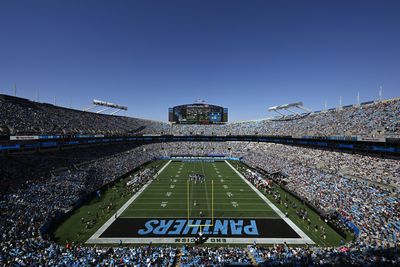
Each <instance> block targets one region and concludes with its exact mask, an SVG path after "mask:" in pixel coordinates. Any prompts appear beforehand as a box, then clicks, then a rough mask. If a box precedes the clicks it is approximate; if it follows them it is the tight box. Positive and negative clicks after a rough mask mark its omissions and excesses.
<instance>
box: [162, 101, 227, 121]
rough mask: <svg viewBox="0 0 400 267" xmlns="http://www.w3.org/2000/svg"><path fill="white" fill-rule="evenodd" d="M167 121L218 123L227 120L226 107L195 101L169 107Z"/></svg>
mask: <svg viewBox="0 0 400 267" xmlns="http://www.w3.org/2000/svg"><path fill="white" fill-rule="evenodd" d="M168 118H169V121H170V122H173V123H177V124H219V123H225V122H227V121H228V109H227V108H223V107H220V106H216V105H209V104H204V103H195V104H187V105H180V106H175V107H173V108H169V116H168Z"/></svg>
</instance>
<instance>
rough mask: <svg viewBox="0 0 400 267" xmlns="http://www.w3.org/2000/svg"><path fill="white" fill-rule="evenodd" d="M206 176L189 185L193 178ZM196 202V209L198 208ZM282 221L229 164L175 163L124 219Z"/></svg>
mask: <svg viewBox="0 0 400 267" xmlns="http://www.w3.org/2000/svg"><path fill="white" fill-rule="evenodd" d="M194 173H195V174H201V175H204V176H205V180H204V182H194V181H189V180H188V177H189V175H190V174H194ZM195 202H196V205H195ZM200 212H202V213H203V215H204V216H205V217H207V218H212V217H214V218H245V217H251V218H261V217H262V218H279V216H278V215H277V214H276V213H275V212H274V211H273V210H272V209H271V207H269V206H268V205H267V204H266V203H265V202H264V201H263V200H262V199H261V198H260V197H259V196H258V195H257V194H256V193H255V192H254V191H253V190H252V189H251V188H250V187H249V186H248V185H247V184H246V183H245V182H244V181H243V180H242V178H240V177H239V176H238V175H237V174H236V173H235V171H234V170H232V168H231V167H230V166H228V165H227V164H226V163H225V162H223V161H221V162H213V163H207V162H185V163H184V162H171V163H170V164H169V165H168V166H167V168H166V169H164V170H163V172H161V173H160V175H159V176H158V178H157V179H156V180H155V181H153V182H152V183H151V184H150V185H149V186H148V187H147V188H146V190H145V191H144V192H143V193H142V194H141V195H140V196H139V197H138V198H137V199H136V200H135V201H134V202H133V203H132V204H131V205H130V206H129V207H128V208H127V209H126V210H125V211H124V213H123V214H122V215H121V217H154V214H157V217H175V218H177V217H179V218H188V217H189V218H194V217H199V214H200Z"/></svg>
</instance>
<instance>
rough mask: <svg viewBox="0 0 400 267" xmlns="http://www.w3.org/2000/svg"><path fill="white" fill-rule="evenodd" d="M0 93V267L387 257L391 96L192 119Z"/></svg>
mask: <svg viewBox="0 0 400 267" xmlns="http://www.w3.org/2000/svg"><path fill="white" fill-rule="evenodd" d="M0 101H1V102H0V103H1V110H0V112H1V118H2V126H1V138H2V141H1V145H0V149H1V153H2V156H1V172H2V174H3V175H2V199H1V203H2V205H1V207H2V214H3V215H2V218H3V219H2V222H1V230H2V233H3V235H2V256H1V260H2V261H3V263H4V264H5V265H15V264H16V265H24V264H28V265H30V264H40V263H46V264H61V263H62V264H66V265H70V264H72V263H73V262H75V261H78V262H80V263H81V264H84V265H86V264H92V263H96V264H101V265H103V264H111V263H112V262H113V261H114V260H118V259H122V258H123V259H124V260H125V261H126V263H128V264H129V263H131V264H138V265H140V264H146V263H149V262H151V263H152V264H155V265H157V264H158V265H170V266H175V265H177V266H193V265H196V266H197V265H235V264H236V265H274V264H300V265H303V264H306V263H307V264H311V263H312V262H317V261H318V260H322V259H324V261H326V263H327V264H332V263H333V264H338V263H340V264H362V263H363V262H364V261H370V262H374V261H376V263H382V262H380V260H382V259H385V260H386V262H385V263H387V264H389V263H390V262H392V263H394V262H396V261H398V260H399V256H398V253H397V250H396V249H395V248H396V246H397V245H398V243H397V242H398V240H399V239H398V237H399V227H400V222H399V195H398V194H399V191H398V188H399V186H400V176H399V175H400V174H399V170H400V162H399V161H398V156H399V154H400V143H399V142H398V140H399V139H398V135H399V130H400V116H399V115H400V114H399V110H400V100H399V99H390V100H382V101H372V102H371V101H370V102H366V103H361V104H360V105H353V106H350V107H345V108H342V109H334V110H327V111H324V112H311V113H309V114H308V115H307V116H303V115H299V116H289V117H287V118H286V119H282V118H280V119H268V120H263V121H253V122H252V121H249V122H240V123H227V124H220V123H216V124H212V121H210V123H209V124H206V125H204V124H203V123H199V124H197V123H193V124H170V123H163V122H156V121H150V120H143V119H136V118H131V117H124V116H117V115H106V114H97V113H93V112H88V111H79V110H73V109H67V108H63V107H59V106H55V105H51V104H45V103H38V102H34V101H30V100H28V99H23V98H18V97H13V96H8V95H1V96H0ZM377 114H378V115H377ZM202 117H205V115H204V116H202ZM333 121H335V122H337V123H338V124H339V125H343V127H336V125H335V124H333V123H332V122H333ZM309 125H320V127H317V128H313V131H312V132H310V130H309ZM350 133H351V135H349V134H350ZM149 244H150V245H149ZM93 246H95V248H94V247H93ZM19 248H22V249H23V250H24V251H26V252H28V251H29V255H27V254H25V255H24V254H22V255H23V257H22V256H16V255H18V253H21V252H16V250H18V249H19ZM49 253H55V254H54V255H52V256H50V254H49ZM138 255H141V256H140V257H139V256H138ZM267 255H268V256H267ZM289 255H293V256H289ZM294 255H296V256H294ZM311 255H313V256H311ZM15 257H18V259H16V258H15Z"/></svg>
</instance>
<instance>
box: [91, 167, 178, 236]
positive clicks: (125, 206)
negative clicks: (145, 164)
mask: <svg viewBox="0 0 400 267" xmlns="http://www.w3.org/2000/svg"><path fill="white" fill-rule="evenodd" d="M170 163H171V160H170V161H168V162H167V164H165V165H164V166H163V167H162V168H161V169H160V170H159V171H158V172H157V173H156V175H155V176H154V178H156V177H157V176H158V175H159V174H160V173H161V172H162V171H163V170H164V169H165V168H166V167H167V166H168V165H169V164H170ZM154 180H155V179H153V180H151V181H149V182H148V183H147V184H145V185H144V186H143V187H142V188H141V189H140V190H139V191H137V192H136V194H134V195H133V196H132V197H131V198H130V199H129V200H128V201H127V202H126V203H125V204H124V205H122V207H121V208H120V209H119V210H118V211H117V212H116V213H114V214H113V215H112V216H111V218H110V219H108V221H107V222H106V223H105V224H103V225H102V226H101V227H100V228H99V229H98V230H97V231H96V232H95V233H94V234H93V235H92V236H91V237H90V238H89V239H88V240H87V241H86V243H90V241H91V240H94V239H98V238H99V237H100V235H101V234H102V233H103V232H104V231H105V230H106V229H107V228H108V227H109V226H110V225H111V224H112V223H113V222H114V221H115V220H116V217H118V216H120V215H121V214H122V213H123V212H124V211H125V210H126V209H127V208H128V207H129V206H130V205H131V204H132V202H133V201H135V200H136V198H138V196H139V195H140V194H141V193H142V192H143V191H144V190H145V189H146V188H147V187H148V186H149V185H150V184H151V182H152V181H154Z"/></svg>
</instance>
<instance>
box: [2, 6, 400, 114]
mask: <svg viewBox="0 0 400 267" xmlns="http://www.w3.org/2000/svg"><path fill="white" fill-rule="evenodd" d="M399 14H400V1H382V0H379V1H378V0H377V1H351V0H346V1H340V0H339V1H338V0H335V1H321V0H320V1H300V0H293V1H285V0H283V1H282V0H279V1H278V0H276V1H272V0H269V1H267V0H265V1H245V0H243V1H233V0H229V1H219V0H213V1H194V0H193V1H190V0H185V1H167V0H163V1H152V0H147V1H127V0H126V1H119V0H112V1H111V0H110V1H101V0H91V1H90V0H80V1H73V0H68V1H67V0H65V1H61V0H52V1H41V0H35V1H19V0H12V1H11V0H10V1H8V0H1V1H0V93H7V94H12V85H13V83H14V82H15V83H16V84H17V88H18V95H19V96H21V97H26V98H30V99H35V97H36V91H37V90H38V92H39V100H40V101H41V102H52V101H53V98H54V95H57V99H58V104H60V105H63V106H69V105H71V106H72V107H74V108H83V107H85V106H88V105H89V104H90V102H91V101H92V99H93V98H97V99H100V100H107V101H110V102H115V103H119V104H123V105H127V106H128V107H129V111H128V112H127V115H129V116H135V117H143V118H150V119H156V120H164V121H165V120H167V111H168V107H170V106H173V105H178V104H185V103H190V102H193V101H194V100H195V99H197V98H202V99H205V100H206V101H207V102H208V103H212V104H219V105H222V106H226V107H228V108H229V112H230V121H236V120H247V119H256V118H263V117H267V116H268V113H267V111H266V108H267V107H269V106H273V105H279V104H285V103H288V102H292V101H303V102H304V104H305V106H308V107H311V108H312V109H314V110H316V109H322V108H323V107H324V102H325V100H327V102H328V106H330V107H331V106H337V105H338V102H339V96H342V98H343V104H349V103H355V102H356V94H357V92H358V91H359V92H360V95H361V101H366V100H373V99H376V98H377V97H378V90H379V89H378V88H379V86H380V85H383V95H384V97H385V98H392V97H398V96H400V15H399Z"/></svg>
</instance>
